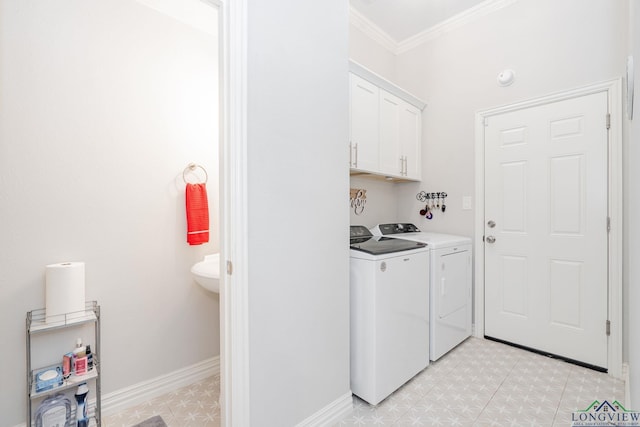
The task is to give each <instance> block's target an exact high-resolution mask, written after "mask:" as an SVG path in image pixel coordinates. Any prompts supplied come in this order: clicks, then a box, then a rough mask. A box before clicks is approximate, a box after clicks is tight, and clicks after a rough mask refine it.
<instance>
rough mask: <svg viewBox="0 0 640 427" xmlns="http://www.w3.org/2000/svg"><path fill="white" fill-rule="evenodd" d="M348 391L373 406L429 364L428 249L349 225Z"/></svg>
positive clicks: (418, 244)
mask: <svg viewBox="0 0 640 427" xmlns="http://www.w3.org/2000/svg"><path fill="white" fill-rule="evenodd" d="M349 252H350V281H349V282H350V306H351V391H352V392H353V394H355V395H357V396H359V397H360V398H362V399H364V400H366V401H367V402H369V403H371V404H372V405H377V404H378V403H380V402H381V401H382V400H383V399H384V398H385V397H387V396H389V395H390V394H391V393H393V392H394V391H395V390H397V389H398V388H399V387H400V386H402V385H403V384H404V383H405V382H407V381H408V380H410V379H411V378H413V377H414V376H415V375H416V374H417V373H419V372H420V371H422V370H423V369H424V368H426V367H427V365H428V364H429V286H428V280H429V255H430V251H429V248H428V247H427V246H426V245H425V244H424V243H420V242H412V241H407V240H400V239H394V238H388V237H374V236H372V235H371V233H370V232H369V230H367V228H366V227H364V226H352V227H351V242H350V251H349Z"/></svg>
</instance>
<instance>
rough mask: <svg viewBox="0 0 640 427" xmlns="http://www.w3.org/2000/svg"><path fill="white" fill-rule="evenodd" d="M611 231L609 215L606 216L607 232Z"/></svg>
mask: <svg viewBox="0 0 640 427" xmlns="http://www.w3.org/2000/svg"><path fill="white" fill-rule="evenodd" d="M610 231H611V217H610V216H608V217H607V233H609V232H610Z"/></svg>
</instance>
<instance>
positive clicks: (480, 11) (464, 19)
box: [395, 0, 518, 55]
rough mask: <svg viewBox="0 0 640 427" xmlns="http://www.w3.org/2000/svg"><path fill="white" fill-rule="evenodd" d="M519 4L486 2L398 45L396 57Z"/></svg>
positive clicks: (499, 0)
mask: <svg viewBox="0 0 640 427" xmlns="http://www.w3.org/2000/svg"><path fill="white" fill-rule="evenodd" d="M516 2H518V0H486V1H484V2H482V3H480V4H478V5H476V6H474V7H472V8H471V9H467V10H465V11H464V12H461V13H459V14H457V15H455V16H453V17H451V18H449V19H447V20H446V21H443V22H441V23H440V24H438V25H436V26H434V27H431V28H429V29H427V30H425V31H423V32H421V33H418V34H416V35H415V36H412V37H409V38H408V39H405V40H403V41H402V42H400V43H398V47H397V48H396V51H395V53H396V55H398V54H401V53H404V52H407V51H409V50H411V49H414V48H416V47H418V46H419V45H421V44H423V43H426V42H429V41H431V40H434V39H436V38H438V37H440V36H441V35H443V34H445V33H448V32H449V31H452V30H455V29H457V28H460V27H462V26H464V25H467V24H469V23H470V22H473V21H475V20H477V19H479V18H482V17H484V16H487V15H489V14H491V13H493V12H495V11H498V10H500V9H503V8H505V7H507V6H511V5H512V4H514V3H516Z"/></svg>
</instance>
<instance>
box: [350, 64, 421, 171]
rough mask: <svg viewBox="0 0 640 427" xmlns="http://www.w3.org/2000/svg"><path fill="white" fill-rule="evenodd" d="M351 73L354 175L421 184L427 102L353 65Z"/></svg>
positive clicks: (352, 160)
mask: <svg viewBox="0 0 640 427" xmlns="http://www.w3.org/2000/svg"><path fill="white" fill-rule="evenodd" d="M351 71H352V72H351V73H350V100H351V103H350V107H351V108H350V124H351V134H350V135H351V141H350V150H351V151H350V167H351V169H352V173H362V172H364V173H370V174H374V175H382V176H385V177H393V178H399V179H403V180H412V181H420V179H421V172H420V169H421V168H420V164H421V154H420V153H421V146H422V109H423V108H424V106H425V104H424V102H422V101H420V100H419V99H417V98H415V97H414V96H412V95H410V94H408V93H407V92H404V91H403V90H402V89H400V88H398V87H397V86H394V85H392V84H391V83H389V82H388V81H386V80H384V79H382V78H381V77H379V76H377V75H376V74H373V73H372V72H371V71H369V70H366V69H365V68H363V67H362V66H360V65H358V64H356V63H354V62H352V63H351ZM354 73H358V74H354Z"/></svg>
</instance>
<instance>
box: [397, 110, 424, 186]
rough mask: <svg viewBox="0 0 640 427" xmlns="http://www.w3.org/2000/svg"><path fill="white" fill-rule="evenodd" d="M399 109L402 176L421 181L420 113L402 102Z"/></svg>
mask: <svg viewBox="0 0 640 427" xmlns="http://www.w3.org/2000/svg"><path fill="white" fill-rule="evenodd" d="M401 107H402V108H401V109H400V126H399V134H400V156H401V157H403V158H404V176H405V177H406V178H410V179H414V180H416V181H420V180H421V179H422V173H421V170H422V168H421V167H420V165H421V164H422V157H421V152H422V111H420V110H419V109H418V108H416V107H414V106H413V105H411V104H408V103H406V102H403V103H402V104H401Z"/></svg>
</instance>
